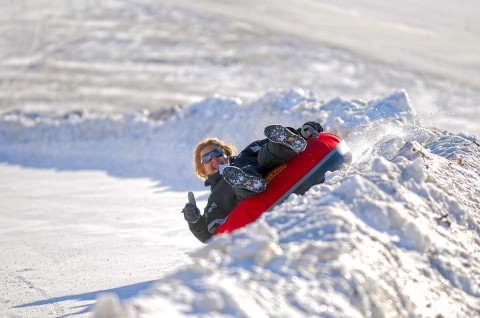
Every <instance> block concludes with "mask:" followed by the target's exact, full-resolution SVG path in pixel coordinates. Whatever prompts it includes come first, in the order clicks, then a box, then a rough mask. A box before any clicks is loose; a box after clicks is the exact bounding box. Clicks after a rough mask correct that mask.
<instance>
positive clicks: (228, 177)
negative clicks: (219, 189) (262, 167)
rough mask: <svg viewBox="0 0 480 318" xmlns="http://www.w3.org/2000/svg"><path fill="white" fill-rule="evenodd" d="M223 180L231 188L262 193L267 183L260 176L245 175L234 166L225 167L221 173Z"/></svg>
mask: <svg viewBox="0 0 480 318" xmlns="http://www.w3.org/2000/svg"><path fill="white" fill-rule="evenodd" d="M222 176H223V179H224V180H225V181H226V182H227V183H228V184H229V185H231V186H232V187H235V188H242V189H246V190H249V191H252V192H257V193H258V192H262V191H264V190H265V188H266V187H267V183H266V182H265V180H264V179H263V178H262V177H261V176H256V175H254V174H250V173H246V172H245V171H243V170H242V169H240V168H237V167H234V166H228V167H225V168H224V169H223V171H222Z"/></svg>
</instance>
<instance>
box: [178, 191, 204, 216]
mask: <svg viewBox="0 0 480 318" xmlns="http://www.w3.org/2000/svg"><path fill="white" fill-rule="evenodd" d="M182 213H183V216H184V217H185V220H187V222H188V223H197V222H198V220H200V210H199V209H198V208H197V203H196V202H195V196H194V195H193V193H192V192H188V203H187V204H185V207H184V208H183V210H182Z"/></svg>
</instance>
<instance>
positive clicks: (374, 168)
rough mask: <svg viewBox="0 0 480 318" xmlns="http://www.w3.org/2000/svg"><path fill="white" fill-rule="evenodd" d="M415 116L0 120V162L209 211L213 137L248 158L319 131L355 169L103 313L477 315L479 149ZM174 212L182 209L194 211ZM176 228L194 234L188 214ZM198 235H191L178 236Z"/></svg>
mask: <svg viewBox="0 0 480 318" xmlns="http://www.w3.org/2000/svg"><path fill="white" fill-rule="evenodd" d="M413 106H414V105H411V103H410V102H409V100H408V96H407V93H406V92H405V91H397V92H394V93H392V94H391V95H389V96H386V97H385V98H382V99H379V100H373V101H369V102H365V101H361V100H352V101H348V100H344V99H341V98H335V99H333V100H330V101H328V102H321V101H320V100H319V98H318V97H316V95H315V94H314V93H312V92H308V91H304V90H298V89H297V90H288V91H270V92H267V93H265V94H264V95H263V96H262V97H261V98H259V99H258V100H255V101H253V102H252V103H248V104H245V103H243V102H242V101H241V100H238V99H228V98H221V97H211V98H208V99H205V100H203V101H201V102H199V103H196V104H192V105H190V106H188V107H186V108H185V109H183V110H182V111H180V112H178V113H177V114H175V115H174V116H173V117H171V118H170V119H169V120H167V121H165V122H159V121H157V120H154V119H152V118H150V117H149V116H148V114H147V113H139V114H136V113H132V114H129V115H124V116H117V117H113V116H107V115H95V114H90V113H78V112H77V113H69V114H67V115H65V116H31V115H27V114H24V113H17V114H8V115H4V116H2V117H1V118H0V132H1V134H0V136H1V138H2V139H1V140H0V161H2V162H4V163H8V164H19V165H22V166H25V167H33V168H55V169H58V170H59V171H70V170H79V171H82V170H103V171H106V172H107V173H109V174H110V175H112V176H116V177H121V178H151V179H153V180H155V181H157V182H158V184H157V187H160V188H161V189H162V192H164V193H167V194H168V193H172V194H175V195H176V194H179V195H180V197H182V194H183V195H184V197H185V199H186V191H187V190H192V189H193V190H194V191H195V192H197V194H198V196H199V197H200V200H199V202H200V204H202V202H203V204H204V200H205V198H206V197H205V195H206V192H205V191H204V188H203V187H202V184H201V182H200V181H199V180H197V179H195V177H194V176H193V173H192V172H191V169H190V168H189V167H190V166H191V149H192V147H193V146H194V145H195V143H196V142H197V141H198V140H200V139H202V138H204V137H206V136H211V135H214V136H219V137H221V138H223V139H225V140H228V141H230V142H233V143H235V144H236V145H237V147H238V148H242V147H243V146H245V145H246V144H247V143H248V142H249V141H251V140H252V139H256V138H261V137H262V136H261V131H262V128H263V126H264V125H266V124H268V123H281V124H286V125H293V126H296V125H299V124H301V123H302V122H303V121H305V120H307V119H316V120H319V121H320V122H322V123H323V124H324V126H325V128H326V130H327V131H330V132H334V133H337V134H339V135H340V136H342V137H343V138H345V139H346V141H347V142H348V144H349V145H350V147H351V148H352V150H353V152H354V162H353V164H352V166H351V167H350V169H349V170H348V171H347V172H345V173H332V174H329V176H328V177H327V180H326V182H325V183H324V184H323V185H319V186H315V187H313V188H312V189H311V190H310V191H309V192H307V193H306V194H305V195H304V196H296V195H292V196H291V197H290V198H289V199H288V200H287V201H286V202H285V203H283V204H282V205H280V206H278V207H277V208H276V209H275V210H274V211H272V212H271V213H267V214H265V215H264V216H263V217H262V218H261V219H260V220H259V221H258V222H256V223H255V224H253V225H251V226H249V227H247V228H245V229H242V230H240V231H238V232H236V233H234V234H233V235H230V236H222V237H217V238H215V239H214V240H213V241H212V242H211V243H210V244H208V245H206V246H203V247H200V248H198V247H194V248H193V249H192V251H191V252H190V254H191V259H190V258H187V257H186V258H185V261H184V262H180V263H179V264H178V265H179V266H178V267H177V268H176V269H174V270H173V272H171V273H169V274H166V275H160V276H159V277H158V281H157V282H152V283H151V284H149V288H148V289H146V290H144V291H143V292H141V293H140V295H137V296H135V295H133V296H132V295H124V294H121V293H116V292H115V290H112V292H113V293H112V294H108V295H106V296H103V297H101V298H100V300H99V301H98V302H97V304H96V306H95V309H94V312H95V314H94V315H95V316H96V317H108V316H109V315H111V314H112V313H117V314H118V315H125V316H127V317H137V316H144V317H156V316H159V315H162V316H169V317H183V316H208V317H227V316H238V317H262V316H265V317H267V316H268V317H297V316H298V317H305V316H311V315H314V316H322V317H370V316H372V317H383V316H404V317H407V316H425V317H434V316H436V315H441V316H444V317H451V316H459V317H463V316H465V317H473V316H475V315H478V314H479V313H480V305H479V301H480V290H479V286H480V281H479V277H480V272H479V270H478V268H480V256H479V245H480V241H479V239H478V235H479V233H480V216H479V214H478V211H479V210H480V199H479V197H480V187H479V184H480V175H479V168H478V167H479V166H480V165H479V161H480V146H479V144H480V142H479V141H478V139H476V137H473V136H467V135H464V134H451V133H448V132H443V131H440V130H437V129H435V128H426V127H423V126H422V125H421V124H420V123H419V122H418V118H417V116H416V113H415V110H414V107H413ZM219 114H221V115H219ZM252 118H255V120H252ZM227 121H228V122H229V123H230V124H229V127H230V128H228V127H226V125H225V122H227ZM177 197H178V196H177ZM170 203H171V204H172V205H174V206H177V209H178V211H180V209H181V207H182V206H183V204H184V203H185V202H183V201H182V200H181V199H180V200H178V201H177V202H175V203H173V202H172V201H170ZM169 210H170V208H169ZM163 217H164V218H166V219H168V220H171V222H184V221H183V220H182V218H181V215H180V214H178V213H172V214H170V213H168V214H165V215H163ZM150 218H151V217H150ZM162 219H163V218H162ZM152 220H156V222H160V220H159V219H158V218H155V219H152ZM177 224H181V223H177ZM137 226H138V225H137ZM139 230H140V231H141V229H139ZM186 233H187V234H188V229H187V225H186V224H184V227H179V231H178V235H179V238H180V237H184V236H185V234H186ZM168 235H169V238H170V239H172V238H175V234H174V233H172V232H171V231H170V232H169V233H168ZM172 235H173V236H172ZM170 248H171V247H170ZM183 248H185V246H183ZM128 259H129V258H125V261H126V262H127V265H128V262H129V261H128ZM147 262H148V258H147ZM190 263H191V264H190ZM116 279H118V280H119V282H121V281H122V277H118V278H116ZM141 289H144V288H141ZM134 294H136V293H134ZM132 297H133V298H132ZM87 312H88V311H87ZM84 313H85V312H84Z"/></svg>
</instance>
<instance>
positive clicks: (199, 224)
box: [182, 192, 212, 243]
mask: <svg viewBox="0 0 480 318" xmlns="http://www.w3.org/2000/svg"><path fill="white" fill-rule="evenodd" d="M182 213H183V217H184V218H185V220H186V221H187V222H188V228H189V229H190V231H191V232H192V234H193V235H194V236H195V237H196V238H197V239H198V240H199V241H200V242H202V243H205V242H206V241H207V240H208V239H209V238H210V237H212V234H211V233H210V232H208V227H207V221H206V219H205V216H203V215H201V214H200V210H199V209H198V208H197V203H196V201H195V196H194V195H193V193H192V192H188V203H187V204H185V207H184V208H183V210H182Z"/></svg>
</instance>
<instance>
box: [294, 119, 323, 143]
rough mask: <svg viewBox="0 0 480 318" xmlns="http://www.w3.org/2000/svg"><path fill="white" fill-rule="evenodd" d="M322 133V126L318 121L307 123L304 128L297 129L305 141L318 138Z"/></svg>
mask: <svg viewBox="0 0 480 318" xmlns="http://www.w3.org/2000/svg"><path fill="white" fill-rule="evenodd" d="M322 131H323V127H322V125H320V124H319V123H317V122H316V121H307V122H306V123H305V124H303V126H302V127H300V128H298V129H297V132H298V134H299V135H300V136H302V137H303V138H305V139H309V138H312V137H313V138H316V137H318V135H319V134H320V133H321V132H322Z"/></svg>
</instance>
